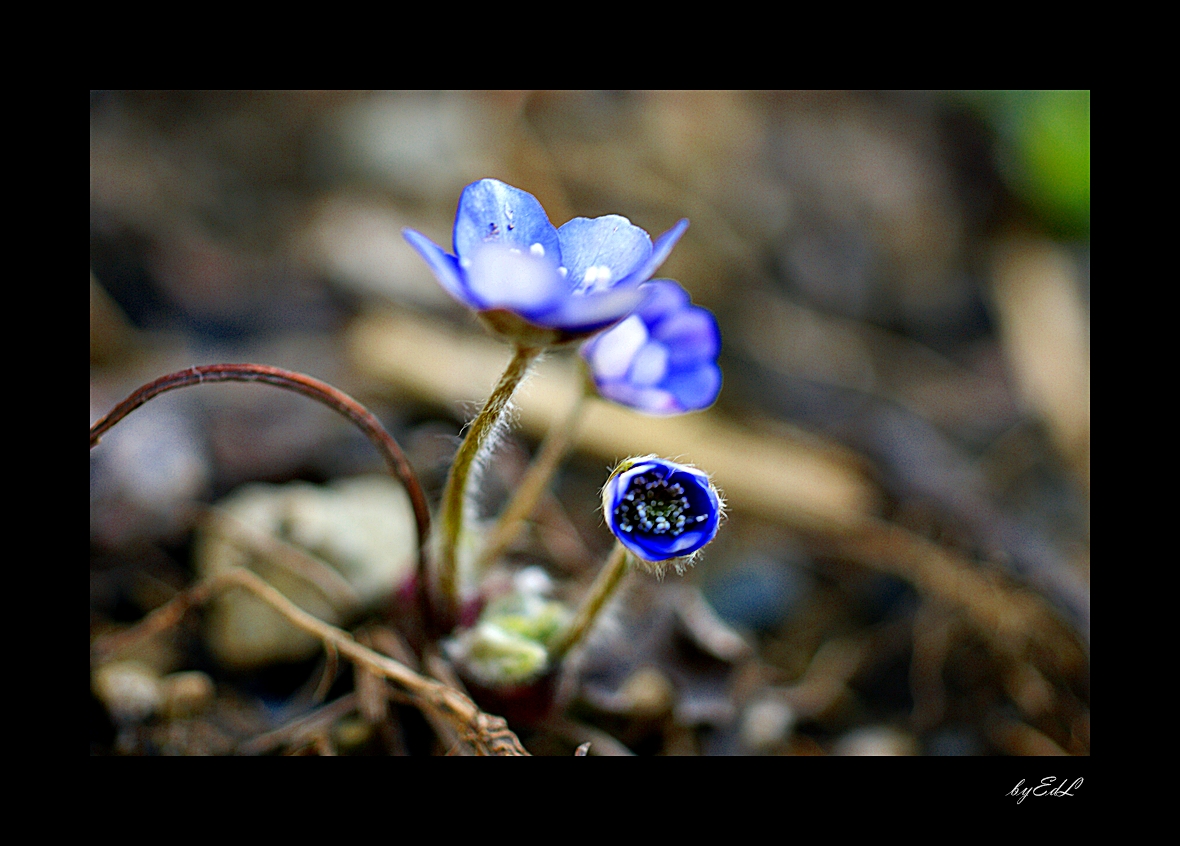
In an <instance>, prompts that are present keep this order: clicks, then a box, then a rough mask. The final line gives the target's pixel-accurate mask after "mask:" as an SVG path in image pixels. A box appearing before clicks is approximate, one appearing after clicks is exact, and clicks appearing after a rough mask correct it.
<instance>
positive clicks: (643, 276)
mask: <svg viewBox="0 0 1180 846" xmlns="http://www.w3.org/2000/svg"><path fill="white" fill-rule="evenodd" d="M685 229H688V218H687V217H686V218H684V219H682V220H681V221H680V222H679V223H677V224H676V225H675V226H673V227H672V228H671V229H669V230H668V231H667V232H665V233H664V234H663V235H661V236H660V237H659V238H657V239H656V243H655V246H654V247H652V251H651V257H650V258H649V259H648V260H647V261H646V262H645V263H644V264H643V266H642V267H640V268H639V269H637V270H636V271H634V272H633V273H632V274H631V276H630V277H628V279H627V281H628V282H646V281H647V280H648V279H650V278H651V277H652V274H653V273H655V272H656V271H657V270H658V269H659V267H660V265H661V264H663V263H664V259H666V258H668V254H669V253H670V252H672V248H673V247H675V246H676V242H677V241H679V240H680V236H681V235H683V234H684V230H685Z"/></svg>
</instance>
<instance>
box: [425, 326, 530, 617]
mask: <svg viewBox="0 0 1180 846" xmlns="http://www.w3.org/2000/svg"><path fill="white" fill-rule="evenodd" d="M541 352H542V350H541V349H540V348H538V347H525V346H517V347H516V352H515V353H514V354H513V356H512V360H511V361H510V362H508V367H507V368H506V369H505V371H504V375H502V376H501V377H500V381H499V382H498V383H497V384H496V387H495V389H494V390H493V391H492V394H491V396H489V397H488V401H487V402H486V403H484V407H483V409H481V410H480V412H479V414H478V415H477V416H476V418H475V419H474V420H473V421H472V422H471V425H470V426H469V427H468V429H467V435H466V437H464V439H463V443H461V444H460V445H459V451H458V452H457V453H456V454H455V460H454V462H453V463H452V464H451V471H450V473H449V474H448V476H447V482H446V486H445V487H444V488H443V498H442V512H441V516H440V519H439V527H440V533H441V537H440V543H441V545H440V547H439V558H438V590H439V594H440V596H441V600H442V602H443V604H444V608H445V609H446V610H445V612H444V613H446V614H447V615H448V616H451V617H452V618H453V617H454V614H455V611H456V609H457V607H458V599H459V591H458V578H457V575H456V571H457V563H456V562H457V559H458V553H457V550H458V546H459V541H460V539H461V538H462V536H463V524H464V521H465V520H466V518H467V504H468V496H467V489H468V483H469V481H470V477H471V470H472V468H473V467H474V466H475V463H476V460H477V459H478V458H479V457H480V456H481V455H482V454H483V453H484V452H485V451H486V450H487V448H488V447H489V446H491V442H492V435H493V434H494V433H495V432H496V429H497V428H498V424H499V423H500V420H501V418H502V417H503V416H504V412H505V411H506V410H507V408H508V403H509V400H511V398H512V394H513V392H515V391H516V388H517V386H519V385H520V383H521V382H522V381H524V378H525V376H526V375H528V372H529V368H530V367H531V366H532V364H533V362H534V361H536V359H537V357H538V356H540V354H541Z"/></svg>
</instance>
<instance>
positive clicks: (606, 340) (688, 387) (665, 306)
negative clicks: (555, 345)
mask: <svg viewBox="0 0 1180 846" xmlns="http://www.w3.org/2000/svg"><path fill="white" fill-rule="evenodd" d="M643 287H644V289H645V290H646V291H647V292H648V296H647V299H645V300H644V302H643V304H642V305H640V306H639V308H638V309H636V311H635V313H634V314H632V315H631V316H630V317H628V318H626V319H625V320H623V321H622V322H621V323H619V324H618V325H617V326H614V327H613V328H611V329H609V330H608V331H606V332H603V333H602V334H600V335H596V336H595V337H593V338H591V339H590V340H589V341H587V342H586V344H585V345H584V346H583V347H582V356H583V358H585V359H586V363H587V364H588V365H589V367H590V375H591V378H592V379H593V380H594V385H595V387H596V388H597V390H598V393H599V395H601V396H603V397H605V398H606V399H609V400H613V401H614V402H617V403H619V404H621V405H625V406H627V407H629V408H633V409H635V410H636V411H642V412H644V413H646V414H683V413H684V412H686V411H697V410H699V409H702V408H706V407H707V406H709V405H712V403H713V401H714V400H715V399H717V394H718V392H720V390H721V370H720V368H718V367H717V354H718V353H719V352H720V351H721V333H720V332H719V331H718V329H717V321H716V319H714V317H713V315H712V313H711V312H710V311H709V310H708V309H706V308H701V307H700V306H694V305H693V304H692V302H691V301H690V299H689V296H688V293H687V292H686V291H685V290H684V289H683V288H681V287H680V285H678V284H677V283H675V282H673V281H672V280H671V279H657V280H655V281H654V282H649V283H648V284H646V285H644V286H643Z"/></svg>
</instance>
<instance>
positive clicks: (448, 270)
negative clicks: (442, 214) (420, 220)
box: [402, 229, 485, 308]
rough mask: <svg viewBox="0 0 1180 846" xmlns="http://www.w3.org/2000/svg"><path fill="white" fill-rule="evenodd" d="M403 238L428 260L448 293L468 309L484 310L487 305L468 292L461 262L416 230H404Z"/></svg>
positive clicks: (435, 276)
mask: <svg viewBox="0 0 1180 846" xmlns="http://www.w3.org/2000/svg"><path fill="white" fill-rule="evenodd" d="M402 237H403V238H405V239H406V241H408V242H409V244H410V246H411V247H413V248H414V249H415V250H417V251H418V254H419V255H420V256H422V258H424V259H426V264H427V265H429V267H430V270H431V272H432V273H433V274H434V278H435V279H437V280H438V282H439V284H440V285H442V286H443V288H445V289H446V291H447V293H448V294H450V295H451V296H452V297H454V298H455V299H457V300H458V301H459V302H461V303H463V305H465V306H467V307H468V308H482V307H483V306H484V305H485V303H482V302H480V301H479V299H478V298H476V297H475V296H473V295H472V294H471V292H470V291H468V290H467V286H466V285H465V284H464V283H463V274H462V272H461V271H460V270H459V262H458V261H457V260H456V259H455V257H454V256H450V255H447V253H446V251H444V250H443V248H442V247H440V246H439V245H438V244H436V243H434V242H433V241H431V240H430V239H429V238H427V237H426V236H425V235H423V234H422V233H421V232H418V231H417V230H414V229H403V230H402Z"/></svg>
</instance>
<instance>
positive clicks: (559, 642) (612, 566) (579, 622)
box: [549, 543, 631, 666]
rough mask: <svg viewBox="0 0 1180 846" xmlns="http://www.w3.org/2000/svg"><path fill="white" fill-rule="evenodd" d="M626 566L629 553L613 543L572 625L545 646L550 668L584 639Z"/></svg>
mask: <svg viewBox="0 0 1180 846" xmlns="http://www.w3.org/2000/svg"><path fill="white" fill-rule="evenodd" d="M630 563H631V553H630V552H628V550H627V548H626V547H625V546H623V545H622V544H621V543H616V544H615V546H614V549H612V550H611V553H610V557H609V558H608V559H607V561H606V564H605V565H604V566H603V568H602V570H600V571H599V573H598V575H597V576H596V577H595V579H594V584H592V585H591V586H590V591H589V593H587V594H586V598H585V599H584V600H583V602H582V607H581V608H579V609H578V613H577V615H576V616H575V617H574V619H573V622H572V623H570V624H569V627H568V628H566V629H565V630H564V631H563V632H562V633H561V634H559V635H558V636H557V637H556V639H555V640H554V641H553V643H551V644H550V645H549V662H550V664H551V665H553V666H556V665H557V664H559V663H560V662H561V660H562V659H563V658H564V657H565V656H566V655H568V654H569V651H570V650H571V649H573V648H574V647H575V646H577V645H578V644H579V643H581V642H582V640H583V639H584V638H585V637H586V633H587V632H588V631H590V627H591V626H593V625H594V621H595V620H596V619H597V618H598V615H599V613H600V612H601V611H602V609H603V607H604V606H605V605H606V603H607V600H608V599H610V598H611V597H612V596H613V595H614V593H615V591H616V590H617V589H618V587H619V583H620V582H622V580H623V576H625V575H626V574H627V570H628V568H629V565H630Z"/></svg>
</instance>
